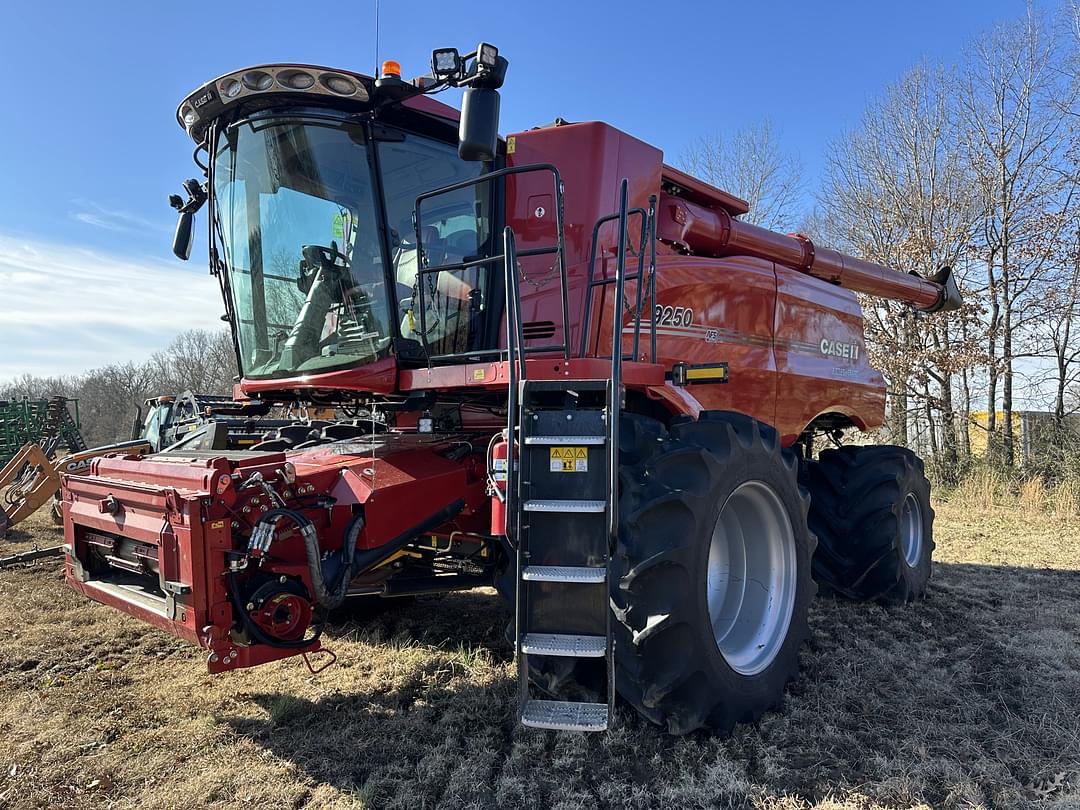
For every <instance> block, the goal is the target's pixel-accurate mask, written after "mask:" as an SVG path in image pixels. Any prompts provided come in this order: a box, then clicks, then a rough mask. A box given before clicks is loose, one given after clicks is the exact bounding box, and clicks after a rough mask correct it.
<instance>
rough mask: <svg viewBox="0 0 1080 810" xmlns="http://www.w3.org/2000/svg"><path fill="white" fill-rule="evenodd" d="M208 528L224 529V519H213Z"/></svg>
mask: <svg viewBox="0 0 1080 810" xmlns="http://www.w3.org/2000/svg"><path fill="white" fill-rule="evenodd" d="M210 528H211V529H224V528H225V521H224V520H215V521H214V522H213V523H211V524H210Z"/></svg>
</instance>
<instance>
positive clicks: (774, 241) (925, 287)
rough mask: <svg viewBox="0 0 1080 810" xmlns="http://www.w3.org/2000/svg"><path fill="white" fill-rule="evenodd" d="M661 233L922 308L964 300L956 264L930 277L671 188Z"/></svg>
mask: <svg viewBox="0 0 1080 810" xmlns="http://www.w3.org/2000/svg"><path fill="white" fill-rule="evenodd" d="M660 212H661V213H660V218H659V222H658V223H657V226H658V234H657V235H658V236H659V237H660V238H661V239H665V240H667V241H669V242H673V243H675V244H676V245H680V246H682V247H683V248H684V249H686V250H688V251H689V252H691V253H694V254H697V255H714V256H730V255H743V256H756V257H757V258H759V259H767V260H769V261H774V262H778V263H780V264H783V265H786V266H787V267H791V268H794V269H796V270H799V271H801V272H803V273H806V274H807V275H811V276H814V277H815V278H820V279H822V280H824V281H828V282H830V283H832V284H837V285H839V286H841V287H844V288H845V289H848V290H853V291H854V292H860V293H864V294H866V295H872V296H877V297H880V298H890V299H892V300H895V301H904V302H906V303H909V304H912V305H914V306H916V307H918V308H919V309H920V310H922V311H923V312H940V311H945V312H947V311H949V310H953V309H957V308H958V307H959V306H960V305H961V303H963V301H962V299H961V296H960V290H959V289H958V288H957V286H956V280H955V278H954V277H953V273H952V268H951V267H949V266H947V265H945V266H942V267H941V268H940V269H938V271H937V272H935V273H934V274H933V275H932V276H930V277H929V278H923V277H922V276H920V275H918V274H916V273H914V272H912V273H901V272H898V271H896V270H893V269H891V268H888V267H884V266H883V265H880V264H875V263H874V262H868V261H865V260H863V259H856V258H855V257H854V256H847V255H845V254H843V253H840V252H838V251H835V250H832V249H830V248H824V247H818V246H817V245H815V244H814V243H813V242H812V241H811V240H810V237H809V236H806V235H805V234H801V233H795V234H787V235H785V234H781V233H777V232H775V231H770V230H769V229H767V228H761V227H758V226H757V225H751V224H750V223H748V222H741V221H739V220H737V219H735V218H734V217H733V216H732V215H731V214H730V213H729V212H728V211H726V210H724V209H723V208H706V207H704V206H702V205H698V204H696V203H693V202H690V201H689V200H683V199H679V198H678V197H673V196H672V195H670V194H667V193H662V194H661V195H660Z"/></svg>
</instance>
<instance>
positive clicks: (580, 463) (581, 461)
mask: <svg viewBox="0 0 1080 810" xmlns="http://www.w3.org/2000/svg"><path fill="white" fill-rule="evenodd" d="M551 471H552V472H588V471H589V452H588V449H587V448H585V447H552V448H551Z"/></svg>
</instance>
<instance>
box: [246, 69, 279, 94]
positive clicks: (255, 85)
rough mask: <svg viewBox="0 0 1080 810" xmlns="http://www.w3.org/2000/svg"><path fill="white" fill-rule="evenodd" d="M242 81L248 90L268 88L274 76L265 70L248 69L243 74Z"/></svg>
mask: <svg viewBox="0 0 1080 810" xmlns="http://www.w3.org/2000/svg"><path fill="white" fill-rule="evenodd" d="M243 82H244V86H245V87H247V89H248V90H269V89H270V88H271V87H272V86H273V84H274V77H273V76H271V75H270V74H269V73H267V72H266V71H265V70H249V71H248V72H247V73H245V74H244V78H243Z"/></svg>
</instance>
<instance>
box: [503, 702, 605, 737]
mask: <svg viewBox="0 0 1080 810" xmlns="http://www.w3.org/2000/svg"><path fill="white" fill-rule="evenodd" d="M521 723H522V725H525V726H529V727H530V728H549V729H553V730H555V731H605V730H606V729H607V727H608V706H607V704H606V703H577V702H574V701H563V700H537V699H536V698H533V699H530V700H527V701H525V706H524V708H522V710H521Z"/></svg>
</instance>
